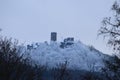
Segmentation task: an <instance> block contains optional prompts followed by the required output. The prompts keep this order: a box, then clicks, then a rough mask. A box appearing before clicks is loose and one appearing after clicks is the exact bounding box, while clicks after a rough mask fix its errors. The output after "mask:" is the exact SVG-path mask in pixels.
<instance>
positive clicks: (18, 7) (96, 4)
mask: <svg viewBox="0 0 120 80" xmlns="http://www.w3.org/2000/svg"><path fill="white" fill-rule="evenodd" d="M113 2H114V0H0V28H2V29H3V31H2V32H1V33H2V35H4V36H8V37H13V38H15V39H18V40H19V41H20V42H22V43H24V42H25V43H28V42H44V41H50V33H51V32H53V31H54V32H57V33H58V41H61V40H63V39H64V38H65V37H69V36H73V37H75V40H80V41H82V42H83V43H84V44H86V45H93V46H94V47H96V48H97V49H98V50H100V51H102V52H104V53H111V51H110V48H107V47H106V44H105V41H104V40H103V38H102V37H99V38H97V31H98V29H99V28H100V26H101V21H102V19H103V18H104V17H106V16H108V14H109V13H111V11H110V8H111V6H112V4H113Z"/></svg>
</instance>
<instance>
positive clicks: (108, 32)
mask: <svg viewBox="0 0 120 80" xmlns="http://www.w3.org/2000/svg"><path fill="white" fill-rule="evenodd" d="M119 2H120V1H119ZM119 2H117V1H116V2H115V3H114V4H113V5H112V8H111V10H112V11H113V12H114V13H113V16H111V17H105V18H104V19H103V21H102V27H101V28H100V29H99V33H98V35H103V36H104V37H105V38H107V39H108V44H109V45H110V46H112V47H113V50H115V51H117V52H118V53H120V4H119Z"/></svg>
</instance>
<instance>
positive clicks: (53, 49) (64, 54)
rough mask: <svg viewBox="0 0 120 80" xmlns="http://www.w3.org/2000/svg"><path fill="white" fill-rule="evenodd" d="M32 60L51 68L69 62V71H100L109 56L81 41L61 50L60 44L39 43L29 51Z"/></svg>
mask: <svg viewBox="0 0 120 80" xmlns="http://www.w3.org/2000/svg"><path fill="white" fill-rule="evenodd" d="M27 52H29V53H30V56H31V58H32V60H33V61H34V62H35V63H37V64H38V65H44V66H48V67H49V68H54V67H58V66H59V64H64V63H65V61H67V62H68V64H67V67H68V68H69V69H78V70H80V69H82V70H91V69H93V68H94V69H95V70H99V69H100V68H101V67H104V63H103V59H105V58H107V57H108V56H107V55H105V54H103V53H101V52H100V51H98V50H96V49H95V48H93V47H90V46H86V45H85V44H83V43H81V42H80V41H78V42H75V43H74V44H73V45H70V46H69V47H67V48H60V43H56V42H51V43H50V44H48V43H39V44H38V43H37V44H35V45H34V48H33V49H29V50H27Z"/></svg>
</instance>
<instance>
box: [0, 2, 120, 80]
mask: <svg viewBox="0 0 120 80" xmlns="http://www.w3.org/2000/svg"><path fill="white" fill-rule="evenodd" d="M111 11H112V12H113V13H114V14H113V15H112V16H110V17H105V18H104V19H103V20H102V23H101V27H100V28H99V30H98V34H96V35H98V37H99V36H102V37H103V38H104V39H105V40H106V41H107V44H108V45H109V46H110V47H111V48H112V50H113V51H114V53H113V55H108V54H109V53H108V54H104V53H102V52H101V51H99V50H97V49H96V48H95V47H93V46H91V45H85V44H83V43H82V42H81V41H74V39H73V38H66V39H65V40H64V41H62V42H57V41H56V38H54V37H53V41H51V42H50V43H48V42H44V43H31V44H28V45H26V46H25V45H22V44H19V40H14V39H13V38H7V37H4V36H2V35H0V80H120V1H116V2H114V3H113V5H112V8H111Z"/></svg>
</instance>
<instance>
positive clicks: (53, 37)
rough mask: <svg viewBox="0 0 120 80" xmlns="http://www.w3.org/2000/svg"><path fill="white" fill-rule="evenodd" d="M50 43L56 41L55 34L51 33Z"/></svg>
mask: <svg viewBox="0 0 120 80" xmlns="http://www.w3.org/2000/svg"><path fill="white" fill-rule="evenodd" d="M51 41H57V33H56V32H51Z"/></svg>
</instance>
